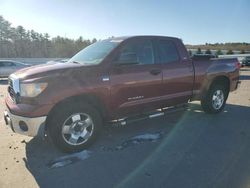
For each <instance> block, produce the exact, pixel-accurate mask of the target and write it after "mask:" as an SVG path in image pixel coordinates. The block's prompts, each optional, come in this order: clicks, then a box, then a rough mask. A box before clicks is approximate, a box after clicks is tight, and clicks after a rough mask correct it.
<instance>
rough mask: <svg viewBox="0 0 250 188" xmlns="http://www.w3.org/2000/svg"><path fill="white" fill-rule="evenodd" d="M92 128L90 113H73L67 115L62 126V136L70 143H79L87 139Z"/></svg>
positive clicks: (90, 134)
mask: <svg viewBox="0 0 250 188" xmlns="http://www.w3.org/2000/svg"><path fill="white" fill-rule="evenodd" d="M93 130H94V123H93V120H92V118H91V117H90V115H88V114H85V113H75V114H73V115H71V116H69V117H68V118H67V119H66V120H65V121H64V123H63V126H62V137H63V139H64V140H65V142H67V143H68V144H70V145H74V146H75V145H81V144H83V143H85V142H87V141H88V140H89V138H90V137H91V136H92V133H93Z"/></svg>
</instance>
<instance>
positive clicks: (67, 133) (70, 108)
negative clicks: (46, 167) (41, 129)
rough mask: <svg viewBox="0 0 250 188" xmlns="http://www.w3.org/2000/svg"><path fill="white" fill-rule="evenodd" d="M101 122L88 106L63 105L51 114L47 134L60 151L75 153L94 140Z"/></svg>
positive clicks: (98, 115)
mask: <svg viewBox="0 0 250 188" xmlns="http://www.w3.org/2000/svg"><path fill="white" fill-rule="evenodd" d="M101 122H102V121H101V116H100V114H99V113H98V111H97V110H96V109H95V108H94V107H92V106H90V105H89V104H81V105H79V104H75V105H74V104H70V105H65V106H64V107H63V108H61V109H57V110H56V112H55V113H54V114H53V117H52V118H51V122H50V123H49V127H48V134H49V136H50V137H51V140H52V141H53V143H54V144H55V145H56V146H57V147H58V148H59V149H61V150H62V151H64V152H77V151H81V150H83V149H85V148H87V147H88V146H89V145H90V144H91V143H92V142H93V141H94V140H95V138H96V136H97V135H98V133H99V131H100V128H101Z"/></svg>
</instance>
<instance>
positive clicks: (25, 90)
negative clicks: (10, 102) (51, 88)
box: [20, 83, 48, 97]
mask: <svg viewBox="0 0 250 188" xmlns="http://www.w3.org/2000/svg"><path fill="white" fill-rule="evenodd" d="M47 85H48V84H47V83H31V84H22V83H21V84H20V95H21V96H22V97H36V96H37V95H39V94H40V93H42V91H43V90H45V88H46V87H47Z"/></svg>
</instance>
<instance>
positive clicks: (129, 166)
mask: <svg viewBox="0 0 250 188" xmlns="http://www.w3.org/2000/svg"><path fill="white" fill-rule="evenodd" d="M241 81H242V84H241V86H240V88H239V89H238V90H237V91H236V92H233V93H231V94H230V96H229V99H228V102H227V105H226V107H225V110H224V112H222V113H221V114H218V115H207V114H205V113H204V112H203V111H202V110H201V108H200V106H199V103H196V102H195V103H192V104H190V105H189V108H188V110H186V111H182V112H178V113H174V114H169V115H167V116H165V117H163V118H157V119H153V120H147V121H141V122H138V123H134V124H130V125H127V126H125V127H120V128H117V127H106V128H104V130H103V134H102V135H101V136H100V138H99V139H98V141H97V142H96V143H95V144H94V145H93V146H92V147H91V148H89V150H88V151H84V152H81V153H79V154H76V155H65V154H63V153H61V152H59V151H58V150H56V148H54V146H53V145H52V144H50V143H49V142H48V141H46V140H45V141H44V140H41V139H38V138H28V137H25V136H21V135H17V134H14V133H12V132H11V130H10V129H9V128H7V127H6V126H5V124H4V120H3V117H0V132H1V137H0V148H1V149H0V161H1V162H0V187H1V188H2V187H3V188H6V187H18V188H19V187H25V188H29V187H32V188H33V187H144V188H145V187H172V188H173V187H186V188H187V187H192V188H193V187H209V188H210V187H219V188H222V187H227V188H228V187H250V160H249V159H250V149H249V148H250V68H244V69H242V71H241ZM6 84H7V83H6V82H5V81H0V114H3V110H4V108H5V107H4V97H5V95H6V88H7V85H6ZM62 156H63V158H61V157H62Z"/></svg>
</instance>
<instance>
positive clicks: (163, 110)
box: [110, 104, 188, 126]
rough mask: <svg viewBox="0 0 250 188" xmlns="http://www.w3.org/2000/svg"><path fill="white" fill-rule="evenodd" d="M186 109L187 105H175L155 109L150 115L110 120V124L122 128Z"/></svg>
mask: <svg viewBox="0 0 250 188" xmlns="http://www.w3.org/2000/svg"><path fill="white" fill-rule="evenodd" d="M187 107H188V104H181V105H177V106H171V107H166V108H161V109H157V110H156V111H154V112H151V113H146V114H140V115H136V116H132V117H127V118H121V119H116V120H112V121H111V122H110V123H111V124H112V125H114V126H124V125H127V124H130V123H134V122H137V121H141V120H146V119H153V118H157V117H160V116H164V115H166V114H169V113H173V112H178V111H183V110H186V109H187Z"/></svg>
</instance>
